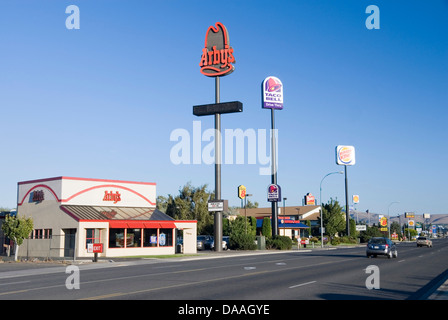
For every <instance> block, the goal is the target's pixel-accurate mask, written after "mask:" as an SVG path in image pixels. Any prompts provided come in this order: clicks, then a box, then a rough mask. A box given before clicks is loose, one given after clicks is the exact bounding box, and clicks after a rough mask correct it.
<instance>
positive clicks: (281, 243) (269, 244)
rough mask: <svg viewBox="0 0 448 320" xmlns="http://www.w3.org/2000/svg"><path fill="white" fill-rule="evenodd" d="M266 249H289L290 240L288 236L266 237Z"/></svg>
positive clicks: (290, 245)
mask: <svg viewBox="0 0 448 320" xmlns="http://www.w3.org/2000/svg"><path fill="white" fill-rule="evenodd" d="M266 248H267V249H278V250H290V249H291V248H292V240H291V238H290V237H285V236H275V237H273V238H267V239H266Z"/></svg>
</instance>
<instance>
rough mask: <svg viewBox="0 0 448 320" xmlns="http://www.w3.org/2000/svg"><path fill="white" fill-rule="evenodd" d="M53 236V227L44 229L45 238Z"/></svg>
mask: <svg viewBox="0 0 448 320" xmlns="http://www.w3.org/2000/svg"><path fill="white" fill-rule="evenodd" d="M52 237H53V229H44V239H51V238H52Z"/></svg>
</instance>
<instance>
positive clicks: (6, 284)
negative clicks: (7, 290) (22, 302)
mask: <svg viewBox="0 0 448 320" xmlns="http://www.w3.org/2000/svg"><path fill="white" fill-rule="evenodd" d="M27 282H31V281H16V282H8V283H0V286H9V285H11V284H18V283H27Z"/></svg>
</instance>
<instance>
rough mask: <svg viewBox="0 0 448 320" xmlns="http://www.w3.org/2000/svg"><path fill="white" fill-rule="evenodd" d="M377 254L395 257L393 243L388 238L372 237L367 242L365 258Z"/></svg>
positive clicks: (396, 252) (395, 249)
mask: <svg viewBox="0 0 448 320" xmlns="http://www.w3.org/2000/svg"><path fill="white" fill-rule="evenodd" d="M378 255H383V256H387V257H388V258H396V257H397V256H398V251H397V247H396V246H395V243H394V242H393V241H391V240H390V239H388V238H383V237H374V238H371V239H370V240H369V242H368V243H367V249H366V256H367V258H370V257H376V256H378Z"/></svg>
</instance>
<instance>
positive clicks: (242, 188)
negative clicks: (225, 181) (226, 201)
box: [238, 185, 246, 199]
mask: <svg viewBox="0 0 448 320" xmlns="http://www.w3.org/2000/svg"><path fill="white" fill-rule="evenodd" d="M238 198H240V199H244V198H246V187H245V186H243V185H240V186H238Z"/></svg>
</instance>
